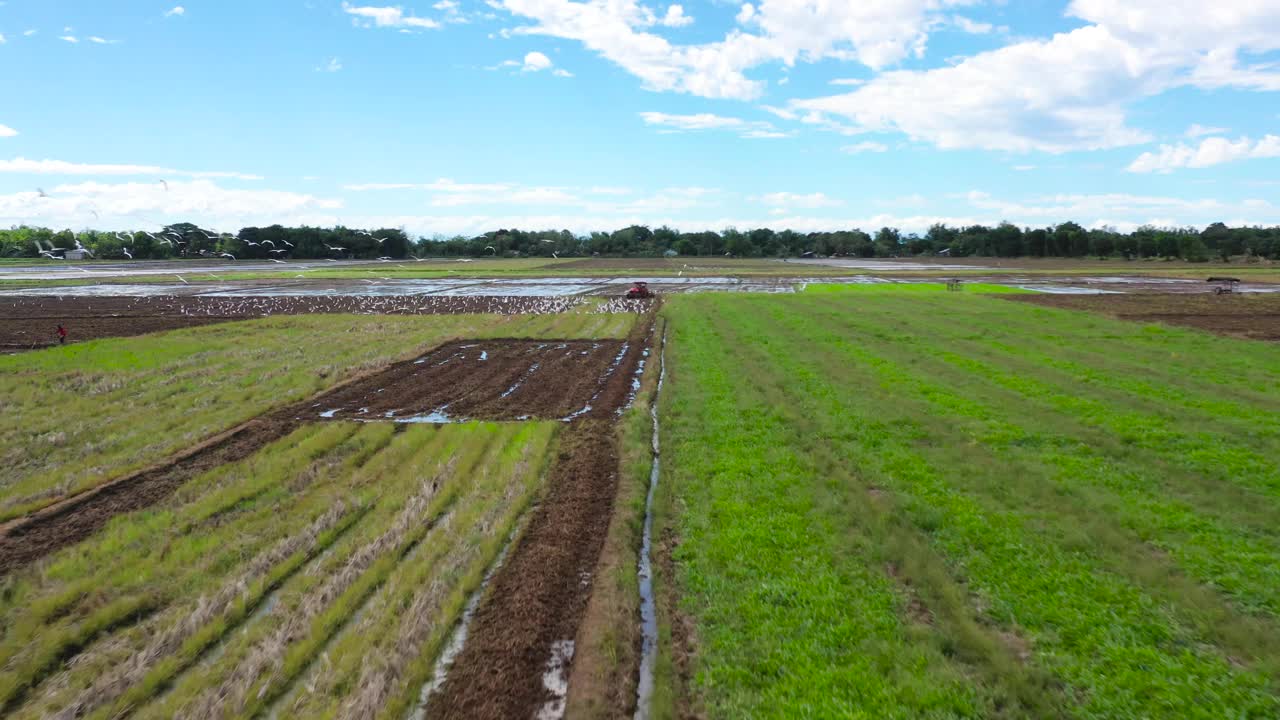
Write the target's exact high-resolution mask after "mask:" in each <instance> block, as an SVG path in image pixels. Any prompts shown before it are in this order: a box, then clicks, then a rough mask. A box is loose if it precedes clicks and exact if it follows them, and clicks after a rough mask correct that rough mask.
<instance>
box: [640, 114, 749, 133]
mask: <svg viewBox="0 0 1280 720" xmlns="http://www.w3.org/2000/svg"><path fill="white" fill-rule="evenodd" d="M640 117H641V118H643V119H644V122H645V124H646V125H660V126H663V127H671V128H675V129H677V130H718V129H723V128H739V127H742V126H744V125H746V124H747V122H746V121H745V120H742V119H740V118H731V117H722V116H720V115H713V114H711V113H698V114H696V115H669V114H667V113H660V112H642V113H640Z"/></svg>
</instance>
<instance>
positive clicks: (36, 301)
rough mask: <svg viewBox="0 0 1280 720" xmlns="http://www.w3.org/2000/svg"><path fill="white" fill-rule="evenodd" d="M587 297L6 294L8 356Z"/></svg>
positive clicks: (537, 306)
mask: <svg viewBox="0 0 1280 720" xmlns="http://www.w3.org/2000/svg"><path fill="white" fill-rule="evenodd" d="M579 303H581V300H580V299H576V298H574V299H564V298H554V299H548V298H524V297H430V296H428V297H418V296H385V297H271V296H253V297H191V296H174V295H159V296H151V297H0V352H4V351H10V352H13V351H19V350H33V349H38V348H42V347H49V346H51V345H55V344H57V336H56V334H55V333H56V330H57V326H58V325H62V326H63V327H65V328H66V329H67V332H68V336H67V342H68V343H74V342H80V341H84V340H93V339H96V338H104V337H128V336H133V335H142V334H145V333H150V332H159V331H162V330H175V329H177V328H184V327H192V326H196V325H208V324H211V323H219V322H227V321H231V320H240V319H246V318H255V317H266V316H269V315H307V314H326V313H352V314H359V315H367V314H387V315H452V314H459V313H497V314H502V315H512V314H529V313H554V312H564V311H565V310H568V309H570V308H572V307H574V306H576V305H577V304H579Z"/></svg>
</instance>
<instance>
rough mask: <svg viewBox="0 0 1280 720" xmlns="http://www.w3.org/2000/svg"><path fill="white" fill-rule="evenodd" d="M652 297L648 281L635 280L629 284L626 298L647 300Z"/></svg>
mask: <svg viewBox="0 0 1280 720" xmlns="http://www.w3.org/2000/svg"><path fill="white" fill-rule="evenodd" d="M651 297H653V291H652V290H650V289H649V283H647V282H640V281H639V280H637V281H636V282H634V283H632V284H631V288H630V289H628V290H627V299H628V300H647V299H649V298H651Z"/></svg>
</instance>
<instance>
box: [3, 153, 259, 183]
mask: <svg viewBox="0 0 1280 720" xmlns="http://www.w3.org/2000/svg"><path fill="white" fill-rule="evenodd" d="M0 173H20V174H26V175H157V176H168V177H190V178H232V179H236V180H261V179H262V178H261V177H260V176H258V175H247V174H245V173H237V172H192V171H189V170H174V169H173V168H163V167H156V166H154V165H95V164H90V163H73V162H67V161H65V160H27V159H26V158H21V157H20V158H14V159H13V160H0Z"/></svg>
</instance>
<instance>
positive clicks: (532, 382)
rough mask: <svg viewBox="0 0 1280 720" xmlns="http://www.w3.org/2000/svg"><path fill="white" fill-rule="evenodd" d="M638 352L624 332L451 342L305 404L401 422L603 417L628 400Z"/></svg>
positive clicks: (328, 415) (332, 413)
mask: <svg viewBox="0 0 1280 720" xmlns="http://www.w3.org/2000/svg"><path fill="white" fill-rule="evenodd" d="M642 354H643V348H640V347H638V346H634V345H632V344H631V343H629V342H628V341H621V340H563V341H554V340H484V341H480V340H473V341H460V342H454V343H449V344H447V345H443V346H441V347H439V348H437V349H436V350H433V351H432V352H430V353H428V354H427V355H425V356H423V357H422V358H419V359H418V360H415V361H412V362H408V363H400V364H397V365H394V366H392V367H389V368H387V369H386V370H384V371H383V372H380V373H378V374H377V375H374V376H372V377H370V378H368V379H366V380H364V381H362V382H360V383H358V384H354V385H349V386H347V387H345V388H342V389H341V390H338V391H334V392H330V393H326V394H325V395H323V396H321V397H319V398H317V399H316V400H315V401H314V402H313V403H312V405H311V407H310V408H309V410H308V412H309V413H310V414H311V415H312V416H313V417H316V418H325V419H332V420H351V419H356V420H383V419H391V420H396V421H399V422H450V421H453V420H460V419H484V420H529V419H539V420H546V419H552V420H561V419H572V418H576V417H583V416H595V417H601V416H605V415H608V414H611V413H614V412H616V410H617V409H618V408H620V407H622V406H623V404H625V402H626V401H627V399H628V393H627V392H626V390H627V388H629V387H630V382H631V380H632V374H634V369H635V361H636V360H638V359H640V356H641V355H642Z"/></svg>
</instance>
